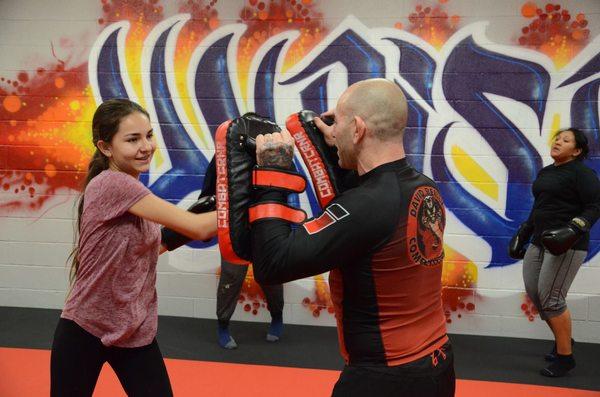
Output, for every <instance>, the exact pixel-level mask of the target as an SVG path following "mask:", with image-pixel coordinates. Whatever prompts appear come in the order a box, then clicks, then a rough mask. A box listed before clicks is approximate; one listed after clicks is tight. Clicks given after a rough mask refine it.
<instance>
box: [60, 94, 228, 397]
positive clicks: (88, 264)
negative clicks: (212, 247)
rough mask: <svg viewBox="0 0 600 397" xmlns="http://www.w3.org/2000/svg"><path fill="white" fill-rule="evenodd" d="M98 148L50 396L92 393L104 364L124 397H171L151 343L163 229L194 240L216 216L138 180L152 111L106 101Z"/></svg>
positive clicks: (212, 227)
mask: <svg viewBox="0 0 600 397" xmlns="http://www.w3.org/2000/svg"><path fill="white" fill-rule="evenodd" d="M92 131H93V142H94V146H96V152H95V153H94V156H93V157H92V160H91V161H90V164H89V167H88V175H87V178H86V180H85V190H84V194H83V195H82V197H81V200H80V202H79V209H78V219H77V223H78V230H79V242H78V244H77V246H76V247H75V249H74V251H73V263H72V267H71V282H72V288H71V291H70V293H69V296H68V299H67V302H66V304H65V308H64V310H63V312H62V315H61V318H60V320H59V323H58V326H57V329H56V332H55V335H54V342H53V345H52V356H51V396H91V395H92V393H93V391H94V387H95V385H96V381H97V379H98V375H99V374H100V370H101V368H102V365H103V364H104V362H108V363H109V364H110V365H111V367H112V368H113V369H114V371H115V373H116V374H117V376H118V378H119V380H120V381H121V384H122V385H123V388H124V389H125V391H126V392H127V394H128V395H130V396H171V395H172V394H173V392H172V390H171V384H170V381H169V376H168V374H167V370H166V367H165V364H164V361H163V357H162V354H161V352H160V349H159V347H158V344H157V342H156V339H155V336H156V329H157V322H158V315H157V295H156V263H157V260H158V255H159V252H160V250H161V248H160V247H161V244H160V229H159V224H162V225H165V226H166V227H168V228H170V229H173V230H175V231H177V232H179V233H181V234H184V235H186V236H188V237H190V238H194V239H198V240H205V239H208V238H210V237H212V236H214V235H215V234H216V229H217V224H216V214H215V212H214V211H213V212H209V213H204V214H193V213H190V212H186V211H184V210H182V209H180V208H178V207H177V206H175V205H173V204H171V203H169V202H167V201H165V200H162V199H161V198H159V197H157V196H155V195H154V194H152V193H151V192H150V190H148V188H146V187H145V186H144V185H143V184H142V183H141V182H140V181H139V180H138V178H139V175H140V173H142V172H146V171H148V169H149V167H150V161H151V160H152V155H153V154H154V151H155V149H156V142H155V140H154V138H153V133H152V126H151V124H150V119H149V116H148V113H147V112H146V111H145V110H144V109H143V108H142V107H141V106H139V105H138V104H136V103H134V102H131V101H129V100H126V99H112V100H108V101H106V102H104V103H102V104H101V105H100V106H99V107H98V109H97V110H96V113H95V114H94V118H93V121H92Z"/></svg>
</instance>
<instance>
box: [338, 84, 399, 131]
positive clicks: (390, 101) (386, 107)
mask: <svg viewBox="0 0 600 397" xmlns="http://www.w3.org/2000/svg"><path fill="white" fill-rule="evenodd" d="M339 102H340V103H341V105H342V106H343V109H344V113H346V114H349V115H354V116H359V117H360V118H362V119H363V120H364V122H365V124H366V125H367V128H368V129H369V130H370V131H372V132H373V136H374V137H376V138H378V139H379V140H382V141H386V140H394V139H401V138H402V136H403V135H404V128H405V127H406V119H407V112H408V111H407V102H406V97H405V96H404V93H403V92H402V90H401V89H400V87H398V85H396V84H394V83H393V82H391V81H389V80H386V79H369V80H363V81H359V82H358V83H354V84H352V85H351V86H350V87H348V89H347V90H346V92H345V93H344V94H343V95H342V97H341V98H340V101H339ZM340 103H339V104H340Z"/></svg>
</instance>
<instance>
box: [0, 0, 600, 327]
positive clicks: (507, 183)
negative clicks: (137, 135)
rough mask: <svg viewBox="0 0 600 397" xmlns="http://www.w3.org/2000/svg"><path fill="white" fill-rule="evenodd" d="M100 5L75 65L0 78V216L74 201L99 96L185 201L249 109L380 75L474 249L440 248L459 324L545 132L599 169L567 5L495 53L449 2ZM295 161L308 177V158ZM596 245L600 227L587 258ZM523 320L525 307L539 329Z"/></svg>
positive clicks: (584, 47) (300, 103)
mask: <svg viewBox="0 0 600 397" xmlns="http://www.w3.org/2000/svg"><path fill="white" fill-rule="evenodd" d="M101 3H102V13H103V14H102V16H100V17H99V19H98V21H97V22H98V26H99V30H98V33H97V35H96V37H95V42H94V44H93V45H92V46H91V50H90V52H89V55H88V57H87V62H85V63H84V64H81V65H78V66H77V67H71V68H68V69H67V68H65V62H64V61H63V60H59V59H57V63H56V64H55V65H52V67H48V66H40V67H39V68H38V69H37V70H36V71H35V73H31V72H22V73H20V74H19V75H18V78H17V80H8V79H5V78H2V79H1V80H2V81H1V83H2V86H1V88H0V101H1V103H2V108H1V109H0V123H2V125H3V127H2V133H1V134H0V159H1V160H0V161H1V163H2V164H0V186H1V188H2V191H3V192H4V194H3V195H2V198H1V201H0V211H12V210H20V211H31V212H35V213H42V212H43V211H45V209H46V200H48V199H49V198H50V197H52V196H53V195H55V194H56V193H57V192H58V191H59V190H60V189H65V188H66V189H74V190H77V189H79V185H80V180H81V179H82V176H83V175H84V172H85V169H86V165H87V161H88V159H89V157H90V156H91V152H92V147H91V142H90V139H89V136H88V131H89V122H90V119H91V115H92V114H93V111H94V108H95V106H96V105H97V104H99V103H101V102H102V101H104V100H107V99H110V98H116V97H121V98H123V97H126V98H130V99H132V100H134V101H136V102H139V103H141V104H142V105H143V106H144V107H145V108H146V109H147V110H148V111H149V113H150V115H151V118H152V121H153V122H154V125H155V131H156V136H157V139H158V144H159V148H160V149H159V150H158V151H157V155H156V157H155V159H154V160H153V163H152V167H151V170H150V172H149V173H147V174H144V175H143V176H142V181H143V182H144V183H145V184H146V185H147V186H148V187H149V188H150V189H151V190H152V191H153V192H154V193H155V194H157V195H159V196H161V197H163V198H166V199H168V200H171V201H172V202H174V203H180V202H182V201H184V200H186V199H190V198H192V197H194V196H197V194H198V189H199V188H200V186H201V185H202V181H203V177H204V170H205V168H206V166H207V164H208V161H209V160H210V159H211V157H212V156H213V153H214V145H213V137H214V134H215V131H216V128H217V127H218V125H219V124H220V123H221V122H223V121H224V120H227V119H230V118H235V117H237V116H239V115H241V114H243V113H245V112H248V111H253V112H257V113H259V114H262V115H265V116H268V117H270V118H271V119H273V120H275V121H276V122H278V123H279V124H280V125H283V124H284V123H285V119H286V118H287V116H288V115H289V114H291V113H294V112H297V111H298V110H300V109H311V110H313V111H316V112H324V111H326V110H327V109H329V108H330V107H332V106H334V105H335V101H336V98H337V97H338V96H339V94H340V93H341V92H342V91H343V90H344V89H345V88H346V87H347V86H348V85H350V84H352V83H354V82H357V81H360V80H363V79H366V78H371V77H384V78H387V79H390V80H392V81H394V82H395V83H396V84H398V86H400V87H401V89H402V90H403V91H404V93H405V94H406V97H407V98H408V100H409V118H408V127H407V130H406V134H405V147H406V152H407V156H408V159H409V161H410V162H411V164H412V165H413V166H414V167H415V168H417V169H418V170H420V171H423V172H424V173H426V174H427V175H429V176H430V177H432V178H433V179H434V180H435V181H436V182H437V183H438V184H439V186H440V189H441V193H442V196H443V199H444V201H445V204H446V208H447V211H448V212H449V213H450V214H451V216H450V217H449V219H448V221H449V224H450V229H452V230H456V234H457V235H460V234H468V235H470V236H473V237H475V238H476V239H477V241H478V246H477V247H476V248H473V247H470V248H469V247H465V246H463V245H461V244H460V243H459V242H458V238H455V239H452V238H449V239H447V241H446V244H445V247H444V248H445V252H446V259H445V263H444V274H443V281H444V285H445V286H446V287H447V288H445V289H444V302H445V305H446V314H447V317H448V321H449V322H450V321H452V320H451V316H452V313H453V312H457V311H458V312H460V311H463V310H466V311H472V310H474V309H475V304H474V302H473V299H472V298H473V292H472V291H473V290H475V289H476V287H477V281H478V273H481V272H485V271H486V270H487V269H492V268H501V267H509V266H511V265H514V264H515V260H513V259H511V258H510V257H508V254H507V248H506V247H507V243H508V240H509V239H510V237H511V236H512V235H513V233H514V232H515V231H516V229H517V228H518V226H519V225H520V224H521V222H523V221H524V220H525V219H526V217H527V216H528V213H529V210H530V209H531V206H532V203H533V197H532V195H531V183H532V181H533V180H534V179H535V177H536V175H537V172H538V171H539V170H540V169H541V168H542V167H543V166H544V164H547V163H548V161H545V159H546V160H547V159H548V157H549V141H550V136H551V133H552V132H553V131H556V130H557V129H559V128H560V127H567V126H571V125H573V126H578V127H579V128H581V129H583V130H584V131H585V133H586V134H587V136H588V138H589V140H590V142H591V148H590V149H591V150H590V158H589V160H588V164H589V165H590V166H591V167H592V168H594V169H595V170H596V171H597V172H600V147H599V145H600V141H599V139H598V134H599V133H600V127H599V122H600V119H599V113H598V92H599V88H600V37H596V38H593V37H591V35H590V30H589V26H587V25H588V21H587V19H586V16H585V14H583V13H580V12H578V11H577V10H568V9H565V8H562V7H561V5H560V4H553V3H552V4H551V3H548V4H542V3H539V4H538V3H535V2H524V3H522V4H521V8H520V10H517V11H518V12H519V13H520V14H521V20H522V22H523V25H522V26H520V27H519V28H518V29H516V30H515V32H514V42H513V43H512V44H500V43H496V42H494V38H493V37H488V35H487V34H488V25H489V21H486V20H480V21H474V22H472V23H463V21H462V20H461V17H459V16H457V15H454V14H453V12H452V6H453V2H451V1H448V0H446V1H441V0H440V1H438V2H435V3H433V4H430V5H426V4H416V5H414V9H412V10H411V12H410V13H409V15H408V18H407V20H406V21H402V22H401V21H396V22H395V23H393V24H392V26H367V25H366V24H365V23H364V22H363V21H362V20H361V16H360V15H347V16H345V17H344V18H343V19H342V20H340V21H339V23H336V24H335V25H331V26H330V25H329V24H327V23H326V21H327V20H326V19H325V16H326V11H325V9H324V7H321V4H319V3H320V2H318V1H306V0H304V1H300V0H287V1H276V2H275V1H271V2H268V1H257V0H249V1H247V2H245V4H244V5H243V7H241V9H240V10H239V11H238V12H237V15H238V17H239V18H238V20H237V22H232V21H224V20H221V19H220V14H219V11H218V10H219V5H220V3H218V2H217V1H216V0H212V1H210V2H209V1H185V2H181V4H180V5H179V7H178V9H177V10H175V12H173V13H171V14H169V16H167V15H166V13H165V10H164V8H163V5H162V4H161V2H160V1H155V0H152V1H141V0H140V1H137V2H131V1H129V2H128V1H108V0H102V2H101ZM420 3H422V2H420ZM454 3H460V2H459V1H455V2H454ZM296 165H297V167H298V168H299V170H300V171H302V172H304V173H305V174H306V169H305V168H304V165H303V163H302V161H301V159H300V158H298V159H297V160H296ZM292 201H293V202H294V204H296V205H300V206H302V207H303V208H304V209H305V210H306V211H307V213H309V215H310V214H313V215H316V214H317V213H318V211H319V208H320V207H319V205H318V202H317V200H316V197H315V194H314V190H311V189H307V192H305V193H303V194H302V195H300V196H296V197H293V198H292ZM0 222H1V220H0ZM470 241H473V240H470ZM599 241H600V230H599V229H598V228H594V229H593V231H592V241H591V246H590V251H589V255H588V260H590V259H592V258H594V257H595V256H596V254H597V253H598V251H599V250H600V242H599ZM214 245H215V241H214V240H213V241H211V242H209V243H193V244H191V246H192V247H193V248H195V249H205V248H209V247H211V246H214ZM474 250H477V251H479V252H481V254H480V256H483V258H480V257H478V259H474V258H473V255H472V254H473V252H474ZM174 266H177V264H174ZM314 285H315V287H314V295H313V296H312V297H306V298H304V300H303V301H302V302H301V303H302V304H303V305H304V306H305V307H306V308H307V310H309V311H310V312H311V313H312V314H313V316H315V317H316V316H319V313H321V311H323V310H324V311H325V312H329V313H331V304H330V301H329V291H328V289H327V288H324V287H323V286H324V285H325V287H326V283H325V282H324V279H323V277H322V276H319V277H316V278H315V279H314ZM243 294H244V296H243V297H242V298H241V301H244V305H245V309H246V310H247V311H250V310H252V311H254V312H256V310H257V309H258V308H259V307H264V304H262V303H260V301H262V298H261V297H260V293H259V292H257V291H256V285H255V284H253V283H249V284H248V285H247V286H246V287H245V288H244V292H243ZM248 302H251V303H248ZM252 302H253V303H252ZM261 305H262V306H261ZM529 309H530V307H529V304H527V303H523V307H522V310H523V312H524V313H525V314H526V315H527V316H529V317H530V318H531V319H532V318H533V317H532V316H531V311H530V310H529Z"/></svg>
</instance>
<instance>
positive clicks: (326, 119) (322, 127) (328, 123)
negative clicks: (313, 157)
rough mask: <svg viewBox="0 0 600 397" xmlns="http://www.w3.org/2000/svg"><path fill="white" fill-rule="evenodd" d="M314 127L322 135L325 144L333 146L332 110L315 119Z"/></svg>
mask: <svg viewBox="0 0 600 397" xmlns="http://www.w3.org/2000/svg"><path fill="white" fill-rule="evenodd" d="M314 122H315V125H316V126H317V128H318V129H319V131H321V132H322V133H323V137H324V138H325V142H326V143H327V145H329V146H332V147H333V146H335V135H334V134H333V122H334V118H333V110H328V111H326V112H325V113H323V114H322V115H321V116H320V117H315V119H314Z"/></svg>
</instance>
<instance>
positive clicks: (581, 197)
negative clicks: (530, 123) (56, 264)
mask: <svg viewBox="0 0 600 397" xmlns="http://www.w3.org/2000/svg"><path fill="white" fill-rule="evenodd" d="M588 151H589V148H588V141H587V138H586V136H585V135H584V134H583V132H581V131H580V130H578V129H576V128H567V129H564V130H560V131H558V132H557V133H556V134H555V136H554V143H553V144H552V149H551V151H550V156H551V157H552V159H553V160H554V163H553V164H550V165H549V166H547V167H544V168H543V169H542V170H541V171H540V172H539V174H538V176H537V178H536V179H535V181H534V182H533V188H532V189H533V196H534V203H533V209H532V210H531V214H530V216H529V219H528V220H527V221H526V222H525V223H523V224H522V225H521V227H520V228H519V230H518V232H517V234H516V235H515V236H514V237H513V239H512V240H511V244H510V247H509V253H510V255H511V256H512V257H513V258H516V259H521V258H523V279H524V282H525V290H526V291H527V295H529V298H530V299H531V300H532V301H533V303H534V304H535V306H536V308H537V310H538V312H539V313H540V317H541V318H542V319H543V320H545V321H546V323H547V324H548V326H549V327H550V329H551V330H552V333H553V334H554V339H555V344H554V348H553V349H552V352H551V353H549V354H547V355H546V360H547V361H551V364H550V365H549V366H548V367H546V368H543V369H542V370H541V374H542V375H544V376H550V377H560V376H564V375H565V374H566V373H567V372H569V371H570V370H571V369H573V368H575V358H574V357H573V352H572V344H573V340H572V338H571V314H570V312H569V309H568V308H567V305H566V302H565V297H566V296H567V293H568V291H569V288H570V286H571V283H572V282H573V279H574V278H575V275H576V274H577V271H578V270H579V268H580V266H581V264H582V263H583V261H584V259H585V257H586V255H587V250H588V246H589V241H590V233H589V230H590V228H591V227H592V226H593V225H594V223H595V222H596V220H597V219H598V217H599V216H600V182H599V181H598V177H597V176H596V173H595V172H594V170H592V169H591V168H589V167H587V166H586V165H585V164H584V163H583V161H582V160H583V159H584V158H585V157H586V156H587V154H588ZM530 237H531V244H530V245H529V247H528V248H527V251H525V248H524V247H525V244H526V243H527V241H528V240H529V238H530Z"/></svg>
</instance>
